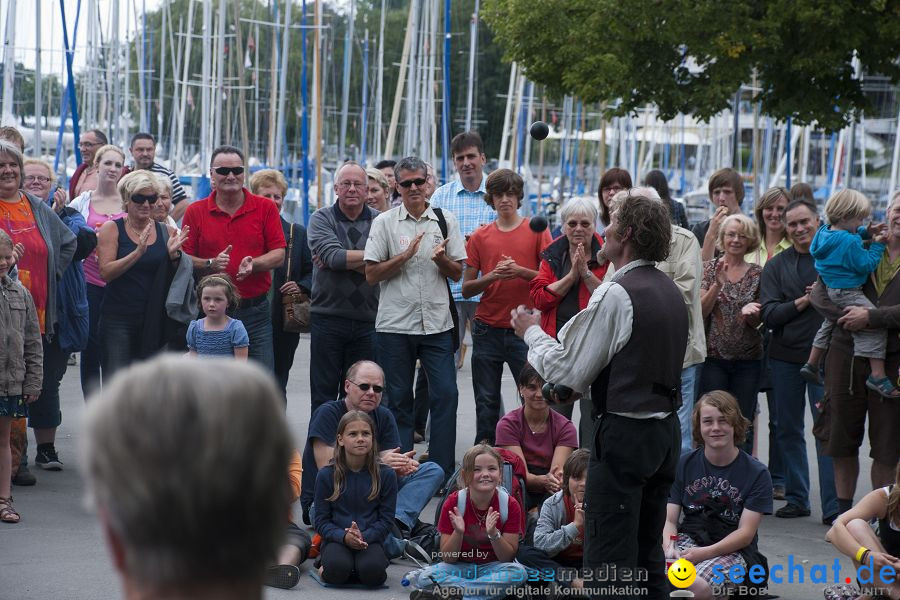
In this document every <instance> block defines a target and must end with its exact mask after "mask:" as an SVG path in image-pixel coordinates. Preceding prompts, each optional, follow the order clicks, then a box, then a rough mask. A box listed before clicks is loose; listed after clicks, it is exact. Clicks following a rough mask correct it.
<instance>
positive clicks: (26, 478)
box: [12, 464, 37, 486]
mask: <svg viewBox="0 0 900 600" xmlns="http://www.w3.org/2000/svg"><path fill="white" fill-rule="evenodd" d="M36 483H37V479H35V477H34V473H32V472H31V471H29V470H28V465H25V464H23V465H20V466H19V472H18V473H16V474H15V476H14V477H13V478H12V484H13V485H21V486H26V485H34V484H36Z"/></svg>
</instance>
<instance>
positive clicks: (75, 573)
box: [0, 339, 870, 600]
mask: <svg viewBox="0 0 900 600" xmlns="http://www.w3.org/2000/svg"><path fill="white" fill-rule="evenodd" d="M308 356H309V341H308V339H304V340H301V343H300V348H299V350H298V352H297V361H296V364H295V366H294V371H293V377H292V379H291V384H290V387H289V390H288V395H289V398H290V400H289V406H288V412H287V416H288V420H289V422H290V425H291V428H292V430H293V432H294V434H295V435H296V436H297V439H298V440H302V439H303V438H304V437H305V435H306V430H307V425H308V422H309V380H308V376H307V374H308V372H309V371H308V370H309V363H308ZM459 387H460V401H459V417H458V425H459V434H458V436H457V445H456V455H457V456H458V457H459V456H462V453H463V452H464V451H465V449H466V448H467V447H468V445H469V444H470V443H471V442H472V441H473V440H472V438H473V437H474V431H475V427H474V401H473V394H472V385H471V372H470V370H469V365H468V364H466V365H465V366H464V367H463V369H462V370H461V371H460V372H459ZM504 396H505V398H506V404H507V407H508V408H509V409H511V408H514V404H513V402H514V399H515V398H516V396H515V390H514V387H513V382H512V379H511V378H510V377H509V376H508V375H507V376H506V377H505V378H504ZM62 398H63V400H62V404H63V415H64V416H63V425H62V427H61V428H60V430H59V435H58V438H57V449H58V450H59V452H60V456H61V459H62V460H63V462H64V463H65V466H66V468H65V470H64V471H62V472H58V473H48V472H41V471H38V472H37V473H36V474H37V477H38V484H37V486H35V487H31V488H21V487H15V488H13V494H14V497H15V499H16V506H17V507H18V508H19V510H20V511H21V513H22V522H21V523H20V524H18V525H3V526H2V527H0V600H48V599H57V598H59V599H67V600H69V599H71V600H89V599H90V600H93V599H98V600H99V599H106V598H117V597H120V596H121V594H120V589H121V588H120V585H119V581H118V578H117V576H116V574H115V572H114V571H113V569H112V568H111V566H110V562H109V558H108V555H107V551H106V547H105V544H104V541H103V539H102V538H101V535H100V531H99V528H98V526H97V522H96V519H95V517H94V515H93V514H91V513H90V512H88V511H87V510H86V509H85V506H84V501H83V492H84V489H83V485H82V481H81V478H80V476H79V474H78V470H77V467H78V456H77V454H76V442H77V441H78V437H79V436H80V435H81V427H80V423H81V417H82V408H83V403H82V398H81V388H80V385H79V377H78V368H77V367H70V368H69V371H68V373H67V374H66V377H65V379H64V380H63V385H62ZM764 404H765V403H764V402H763V411H764V412H763V414H762V415H761V416H760V421H761V422H762V423H766V422H767V421H766V414H765V406H764ZM575 412H576V413H577V412H578V411H575ZM809 428H810V426H809V424H807V431H809ZM809 437H810V438H811V434H810V436H809ZM30 444H31V447H30V454H31V458H32V460H33V458H34V445H33V438H32V439H31V441H30ZM760 447H761V450H760V455H761V456H763V457H765V456H767V443H766V440H765V439H761V440H760ZM809 448H810V449H809V453H810V456H813V450H812V445H811V444H809ZM420 450H424V447H421V448H420ZM862 454H863V456H864V458H863V462H862V465H861V472H862V473H863V474H864V475H863V477H861V480H860V485H859V492H858V493H857V499H859V498H860V497H861V496H862V495H864V494H865V493H866V492H867V491H868V490H869V488H870V486H869V483H868V475H867V474H868V471H869V466H870V462H869V460H868V457H867V455H868V449H867V448H865V449H864V451H863V452H862ZM32 470H35V467H32ZM135 476H137V477H139V476H140V474H138V473H136V474H135ZM812 476H813V490H812V492H813V498H814V500H813V514H812V517H810V518H806V519H793V520H790V519H777V518H775V517H773V516H770V517H766V518H764V519H763V523H762V527H761V533H760V546H761V549H762V551H763V552H764V553H765V554H766V555H767V556H768V559H769V564H770V565H774V564H776V563H781V564H786V563H787V560H788V555H793V557H794V559H793V560H794V563H795V564H802V565H803V566H804V567H805V569H806V576H805V579H804V583H793V584H788V583H783V584H773V585H772V586H771V588H770V591H771V592H772V593H774V594H777V595H779V596H780V597H782V598H786V599H789V600H812V599H819V598H822V591H821V590H822V585H821V584H815V583H810V581H809V569H810V568H811V567H812V565H815V564H827V565H832V564H833V563H834V559H835V553H834V552H833V551H832V548H831V546H830V545H829V544H828V543H826V542H825V541H824V535H825V532H826V529H827V528H826V527H824V526H823V525H822V524H821V523H820V519H821V516H822V515H821V513H820V512H819V507H818V506H817V504H818V486H817V482H816V474H815V473H813V475H812ZM435 503H436V500H432V502H431V504H430V505H429V507H428V508H427V509H426V512H425V515H426V516H428V517H429V518H430V517H431V516H433V514H434V506H435ZM775 504H776V508H779V507H780V506H782V505H783V502H776V503H775ZM235 510H240V507H235ZM308 565H309V563H306V564H304V565H303V566H302V567H301V569H302V572H303V576H302V578H301V580H300V584H299V585H298V586H297V587H296V588H294V589H293V590H289V591H282V590H266V594H265V597H266V598H267V599H280V598H312V597H314V595H315V597H317V598H320V599H322V600H326V599H338V598H347V597H350V598H353V597H357V598H366V599H371V600H388V599H395V598H406V597H408V590H407V589H405V588H403V587H402V586H401V585H400V579H401V577H402V575H403V574H404V573H405V572H406V571H407V570H409V569H411V568H413V566H412V565H409V564H407V563H406V562H405V561H395V563H394V564H392V565H391V566H390V568H389V574H388V583H389V585H390V587H389V589H383V590H375V591H365V592H363V591H356V590H337V589H331V588H322V587H320V586H319V585H318V584H317V583H316V582H315V581H313V580H312V579H311V578H310V577H309V575H308V572H307V571H308ZM841 568H842V571H841V572H842V573H844V574H846V573H849V570H850V569H851V568H852V567H851V564H850V561H849V560H846V559H843V560H841ZM830 574H831V571H830V570H829V576H830ZM795 581H796V574H795Z"/></svg>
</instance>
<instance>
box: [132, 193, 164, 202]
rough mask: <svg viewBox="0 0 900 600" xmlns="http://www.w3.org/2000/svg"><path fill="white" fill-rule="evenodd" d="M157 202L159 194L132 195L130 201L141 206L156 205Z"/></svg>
mask: <svg viewBox="0 0 900 600" xmlns="http://www.w3.org/2000/svg"><path fill="white" fill-rule="evenodd" d="M157 200H159V194H146V195H145V194H132V195H131V201H132V202H134V203H135V204H143V203H144V202H149V203H150V204H156V201H157Z"/></svg>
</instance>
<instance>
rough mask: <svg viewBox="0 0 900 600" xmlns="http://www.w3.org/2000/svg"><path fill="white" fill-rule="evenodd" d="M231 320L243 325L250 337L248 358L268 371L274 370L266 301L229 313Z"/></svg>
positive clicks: (269, 321)
mask: <svg viewBox="0 0 900 600" xmlns="http://www.w3.org/2000/svg"><path fill="white" fill-rule="evenodd" d="M229 316H230V317H231V318H233V319H237V320H238V321H240V322H241V323H243V324H244V329H246V330H247V335H248V336H249V337H250V349H249V351H248V356H249V358H251V359H252V360H255V361H256V362H258V363H260V364H261V365H263V366H264V367H265V368H266V369H268V370H269V371H274V370H275V355H274V353H273V350H272V310H271V309H270V308H269V301H268V300H266V301H265V302H262V303H260V304H257V305H256V306H250V307H248V308H236V309H234V311H232V312H231V313H229Z"/></svg>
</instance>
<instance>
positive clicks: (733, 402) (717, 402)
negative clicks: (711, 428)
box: [691, 390, 750, 448]
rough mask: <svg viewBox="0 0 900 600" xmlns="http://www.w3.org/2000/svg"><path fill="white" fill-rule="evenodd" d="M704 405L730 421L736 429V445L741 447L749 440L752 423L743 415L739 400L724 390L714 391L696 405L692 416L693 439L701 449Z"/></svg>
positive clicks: (705, 395)
mask: <svg viewBox="0 0 900 600" xmlns="http://www.w3.org/2000/svg"><path fill="white" fill-rule="evenodd" d="M704 405H707V406H712V407H713V408H715V409H716V410H718V411H719V412H720V413H722V415H723V416H724V417H725V418H726V419H727V420H728V423H729V424H730V425H731V426H732V427H733V428H734V445H735V446H740V445H741V444H743V443H744V441H745V440H746V439H747V432H748V431H750V421H749V420H748V419H747V418H746V417H744V415H742V414H741V407H740V406H738V401H737V399H736V398H735V397H734V396H732V395H731V394H729V393H728V392H726V391H724V390H713V391H711V392H707V393H706V394H703V395H702V396H701V397H700V399H699V400H697V403H696V404H694V413H693V414H692V415H691V437H693V439H694V444H695V445H696V446H697V447H698V448H699V447H702V446H703V437H702V436H701V435H700V409H701V408H703V406H704Z"/></svg>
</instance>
